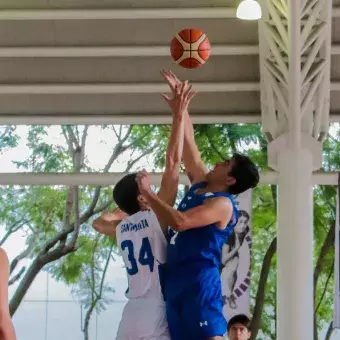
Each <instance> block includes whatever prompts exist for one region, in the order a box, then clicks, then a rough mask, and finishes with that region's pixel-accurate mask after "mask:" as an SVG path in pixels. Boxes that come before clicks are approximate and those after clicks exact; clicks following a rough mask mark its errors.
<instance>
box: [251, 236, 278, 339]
mask: <svg viewBox="0 0 340 340" xmlns="http://www.w3.org/2000/svg"><path fill="white" fill-rule="evenodd" d="M276 241H277V240H276V237H275V238H274V239H273V240H272V242H271V243H270V245H269V247H268V249H267V252H266V254H265V256H264V258H263V262H262V268H261V274H260V279H259V284H258V288H257V294H256V300H255V307H254V313H253V319H252V321H251V329H252V335H251V338H250V339H252V340H254V339H256V337H257V334H258V332H259V329H260V325H261V317H262V311H263V305H264V300H265V291H266V285H267V280H268V275H269V271H270V266H271V261H272V259H273V256H274V255H275V253H276V247H277V242H276Z"/></svg>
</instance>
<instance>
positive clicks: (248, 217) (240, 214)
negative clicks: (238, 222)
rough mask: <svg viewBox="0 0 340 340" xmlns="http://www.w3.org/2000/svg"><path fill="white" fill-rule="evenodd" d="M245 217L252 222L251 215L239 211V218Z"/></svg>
mask: <svg viewBox="0 0 340 340" xmlns="http://www.w3.org/2000/svg"><path fill="white" fill-rule="evenodd" d="M241 216H243V217H245V218H246V219H247V220H248V221H249V220H250V216H249V214H248V213H247V212H246V211H245V210H239V211H238V217H241Z"/></svg>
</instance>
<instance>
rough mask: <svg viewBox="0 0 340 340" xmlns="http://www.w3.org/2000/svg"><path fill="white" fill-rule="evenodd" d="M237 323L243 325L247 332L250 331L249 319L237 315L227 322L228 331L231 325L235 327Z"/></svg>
mask: <svg viewBox="0 0 340 340" xmlns="http://www.w3.org/2000/svg"><path fill="white" fill-rule="evenodd" d="M237 323H239V324H241V325H243V326H244V327H246V328H247V329H248V331H249V332H250V331H251V329H250V319H249V318H248V316H247V315H245V314H238V315H235V316H233V317H232V318H231V319H230V320H229V322H228V329H230V327H231V326H232V325H235V324H237Z"/></svg>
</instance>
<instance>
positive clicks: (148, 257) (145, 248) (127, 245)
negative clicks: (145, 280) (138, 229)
mask: <svg viewBox="0 0 340 340" xmlns="http://www.w3.org/2000/svg"><path fill="white" fill-rule="evenodd" d="M121 249H122V250H123V251H125V249H127V255H128V260H129V262H130V267H126V270H127V272H128V274H129V275H136V274H137V273H138V264H137V260H136V258H135V255H134V254H135V253H134V250H135V249H134V244H133V242H132V241H131V240H124V241H123V242H122V243H121ZM154 261H155V258H154V256H153V254H152V249H151V244H150V241H149V238H148V237H144V238H143V239H142V245H141V247H140V250H139V256H138V262H139V263H140V264H141V265H142V266H149V268H150V272H153V267H154V264H155V263H154Z"/></svg>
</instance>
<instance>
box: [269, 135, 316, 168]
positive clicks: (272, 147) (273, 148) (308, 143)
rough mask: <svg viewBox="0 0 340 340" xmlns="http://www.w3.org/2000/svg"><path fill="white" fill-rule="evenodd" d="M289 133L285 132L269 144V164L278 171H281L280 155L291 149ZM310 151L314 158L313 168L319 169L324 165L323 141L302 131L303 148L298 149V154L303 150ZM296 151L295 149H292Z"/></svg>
mask: <svg viewBox="0 0 340 340" xmlns="http://www.w3.org/2000/svg"><path fill="white" fill-rule="evenodd" d="M289 136H290V135H289V134H288V133H283V134H282V135H280V136H279V137H278V138H276V139H274V140H273V141H271V142H270V143H269V144H268V164H269V166H270V167H271V168H273V169H274V170H276V171H280V167H279V162H278V157H279V155H280V153H281V152H284V151H285V150H287V149H289ZM303 150H305V151H309V152H310V153H311V155H312V158H313V170H314V171H315V170H318V169H320V168H321V166H322V142H319V141H318V140H316V139H315V138H313V137H312V136H310V135H308V134H306V133H301V148H300V149H299V150H297V151H296V152H297V156H298V154H299V152H301V151H303ZM292 151H293V152H294V150H292Z"/></svg>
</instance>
